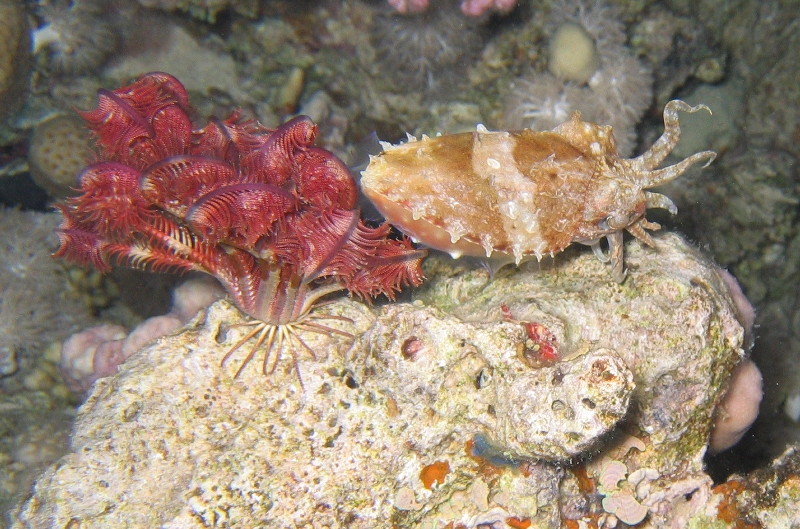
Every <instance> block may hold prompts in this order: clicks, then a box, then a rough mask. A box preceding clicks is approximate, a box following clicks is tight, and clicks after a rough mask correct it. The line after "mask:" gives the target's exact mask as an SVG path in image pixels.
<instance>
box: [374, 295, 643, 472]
mask: <svg viewBox="0 0 800 529" xmlns="http://www.w3.org/2000/svg"><path fill="white" fill-rule="evenodd" d="M524 333H525V331H524V328H523V326H522V325H521V324H520V323H518V322H510V321H501V322H494V323H469V322H463V321H461V320H459V319H458V318H455V317H453V316H448V315H444V314H442V313H441V312H440V311H438V310H436V309H432V308H418V309H416V310H409V307H408V306H403V305H398V306H389V307H386V308H385V309H384V312H383V314H382V315H381V316H380V317H379V318H378V321H377V323H376V327H375V331H374V332H373V335H372V340H373V343H374V344H375V345H376V346H377V347H376V349H375V350H376V351H377V361H378V362H379V363H380V364H382V365H380V366H377V367H376V369H379V370H380V372H381V373H384V374H385V376H388V378H389V380H387V381H386V382H387V383H388V384H389V385H390V386H394V387H397V388H404V390H403V391H402V392H397V393H395V395H394V398H395V400H396V401H397V404H398V406H399V408H400V409H403V407H404V406H414V407H419V406H427V407H429V408H430V409H431V411H432V412H435V414H436V415H437V416H441V417H453V418H455V419H454V421H453V422H454V423H455V424H456V425H458V428H460V429H462V430H464V431H465V432H473V433H480V434H482V435H485V436H486V437H487V438H489V439H491V441H492V444H493V445H494V447H495V448H496V449H497V450H499V451H501V452H503V453H506V454H508V455H509V456H511V457H515V458H536V459H539V458H544V459H551V460H557V459H566V458H570V457H573V456H576V455H579V454H581V453H583V452H585V451H586V450H587V449H589V448H590V447H591V446H592V445H593V444H594V443H595V442H596V441H597V439H598V438H599V437H600V436H602V435H603V434H604V433H606V432H608V431H609V430H610V429H611V428H613V426H614V425H615V424H616V422H617V421H618V420H619V419H620V418H622V416H623V415H625V413H626V411H627V409H628V404H629V402H630V396H631V393H632V392H633V389H634V387H635V384H634V383H633V374H632V373H631V371H630V370H629V369H628V367H627V366H626V365H625V363H624V362H623V360H622V359H621V358H620V357H619V356H618V355H617V354H616V353H615V352H614V351H612V350H610V349H599V350H595V351H591V352H587V353H585V354H583V355H575V357H574V358H572V359H568V360H566V361H563V362H559V363H557V364H554V365H552V366H550V367H540V368H532V367H530V366H529V365H527V364H526V363H525V362H524V361H523V360H522V359H521V358H520V357H519V353H518V351H519V350H520V347H521V346H523V342H524V340H525V334H524Z"/></svg>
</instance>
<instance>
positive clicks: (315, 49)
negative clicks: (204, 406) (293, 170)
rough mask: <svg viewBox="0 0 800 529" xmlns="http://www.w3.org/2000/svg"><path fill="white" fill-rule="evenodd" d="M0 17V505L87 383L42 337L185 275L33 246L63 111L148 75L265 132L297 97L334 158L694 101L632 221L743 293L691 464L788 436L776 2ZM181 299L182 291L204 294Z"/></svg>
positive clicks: (789, 175)
mask: <svg viewBox="0 0 800 529" xmlns="http://www.w3.org/2000/svg"><path fill="white" fill-rule="evenodd" d="M0 35H1V36H2V38H0V118H2V120H3V121H2V123H0V205H2V209H0V232H1V233H2V236H1V237H0V512H3V513H5V512H6V511H9V510H11V509H12V508H13V507H14V506H15V505H16V504H18V503H19V502H20V501H24V499H25V497H26V494H27V491H28V490H29V488H30V486H31V485H32V483H33V482H34V479H35V478H36V476H37V475H38V474H39V473H40V472H41V471H42V470H43V469H44V468H46V467H47V466H48V465H50V464H52V463H53V462H55V461H57V460H58V459H59V458H60V457H62V456H63V455H64V454H66V453H68V451H69V450H70V444H69V443H70V435H71V433H70V432H71V428H72V425H73V423H74V420H75V416H76V410H77V408H78V406H79V405H80V404H81V402H83V400H84V399H85V398H86V395H87V391H89V390H90V388H91V386H92V383H93V382H94V380H95V379H96V378H97V374H96V373H93V372H92V366H91V359H89V360H88V365H87V360H86V359H85V358H77V359H76V358H73V359H69V362H72V363H69V362H67V361H65V360H64V359H63V357H62V343H63V342H64V340H66V339H67V338H68V337H70V336H71V335H73V334H75V333H77V332H78V331H82V330H84V329H86V328H89V327H91V326H98V325H106V326H107V327H106V328H105V331H104V332H106V333H107V336H106V339H119V338H121V337H124V336H126V335H127V331H128V330H129V329H131V328H133V327H135V326H136V325H137V324H139V323H140V322H142V321H143V320H145V319H147V318H151V317H153V316H158V315H163V314H166V313H168V312H169V311H170V305H171V300H172V297H173V291H174V290H175V288H176V286H177V285H178V284H179V283H181V282H182V281H184V280H185V279H186V277H178V276H173V275H169V274H153V273H149V272H143V271H135V270H130V269H126V268H115V269H114V270H113V271H112V272H110V273H109V274H105V275H104V274H100V273H99V272H97V271H96V270H93V269H92V270H90V269H87V268H81V267H78V266H75V265H72V264H69V263H67V262H64V261H61V260H54V259H52V258H51V254H52V253H53V252H55V251H56V249H57V247H58V238H57V236H56V235H55V233H54V229H55V228H56V227H57V226H58V224H59V222H60V215H59V214H58V213H57V212H55V210H54V209H53V207H52V205H53V204H54V203H55V202H57V201H60V200H64V199H65V198H66V197H69V196H71V195H72V194H74V192H75V191H74V190H75V188H76V187H77V186H78V182H77V180H76V178H77V176H78V174H79V173H80V172H81V170H82V169H83V168H84V167H85V166H86V165H87V164H89V163H91V162H93V161H95V157H96V155H95V154H93V151H92V140H91V137H90V135H89V133H88V131H87V130H86V128H85V126H84V124H83V122H82V120H81V119H80V117H79V115H78V113H77V112H76V110H89V109H92V108H94V107H95V106H96V105H97V93H98V90H99V89H107V90H112V89H116V88H118V87H120V86H124V85H127V84H128V83H130V82H131V81H132V80H133V79H135V78H137V77H138V76H139V75H141V74H143V73H146V72H151V71H162V72H167V73H169V74H171V75H173V76H175V77H176V78H178V79H179V80H180V81H181V82H182V83H183V84H184V86H185V87H186V89H187V92H188V94H189V99H190V102H191V108H192V113H191V116H190V117H191V118H192V120H193V121H194V122H197V123H199V122H205V121H206V119H207V118H208V117H209V116H216V117H218V118H220V119H224V117H226V116H228V115H229V114H230V113H231V112H232V111H234V110H236V109H241V112H242V116H243V117H244V118H247V119H255V120H257V121H258V122H259V123H261V124H262V125H264V126H265V127H268V128H276V127H278V126H279V125H280V124H282V123H284V122H285V121H286V120H287V119H289V118H290V117H292V116H295V115H297V114H305V115H308V116H310V117H311V118H312V119H313V120H314V121H315V122H316V123H317V124H318V125H319V135H318V137H317V140H316V144H317V145H318V146H320V147H323V148H325V149H327V150H329V151H331V152H333V153H335V154H336V155H337V156H338V157H340V158H341V159H342V160H344V161H345V162H346V163H347V164H348V165H349V166H350V167H351V168H352V169H353V172H354V173H355V174H357V173H358V171H359V170H360V169H363V168H364V166H365V164H366V161H367V156H366V154H367V153H369V154H377V152H376V151H375V150H374V147H371V146H372V145H373V144H374V143H375V142H374V135H377V137H378V138H380V140H384V141H388V142H391V143H397V142H399V141H405V140H406V138H407V136H406V134H411V135H414V136H417V137H419V136H421V135H423V134H426V135H428V136H430V137H434V136H435V135H436V134H438V133H441V134H454V133H460V132H466V131H474V130H475V128H476V126H477V125H478V124H483V125H485V126H486V127H487V128H488V129H489V130H518V129H522V128H526V127H527V128H531V129H533V130H540V131H543V130H550V129H552V128H553V127H555V126H557V125H559V124H561V123H563V122H564V121H567V120H568V119H569V117H570V115H571V114H572V112H574V111H579V112H580V113H581V118H582V119H583V120H585V121H590V122H595V123H598V124H602V125H610V126H612V127H613V132H614V136H615V138H616V141H617V146H618V149H619V153H620V156H621V157H622V158H631V157H633V156H636V155H639V154H641V153H642V152H643V151H645V150H646V149H647V148H648V147H649V146H650V145H652V144H653V143H654V142H655V141H656V139H657V138H658V137H659V136H660V135H661V133H662V131H663V119H662V111H663V108H664V106H665V105H666V104H667V102H668V101H670V100H672V99H682V100H684V101H686V102H688V103H689V104H690V105H699V104H705V105H707V106H708V107H709V108H710V109H711V111H712V113H713V114H712V115H711V116H709V115H707V114H706V113H704V112H699V113H695V114H691V115H690V114H682V115H681V117H680V121H681V127H682V135H681V139H680V142H679V143H678V145H677V147H676V148H675V149H674V150H673V152H672V155H671V157H670V158H668V159H667V162H666V163H675V162H677V161H679V160H680V159H682V158H686V157H687V156H689V155H691V154H692V153H696V152H698V151H704V150H713V151H716V152H717V158H716V160H715V161H714V162H713V163H712V164H710V165H709V166H707V167H705V168H703V169H702V170H700V168H699V167H696V168H693V169H691V170H689V171H688V172H687V173H686V174H684V175H683V176H681V177H680V178H678V179H676V180H674V181H672V182H670V183H669V184H667V185H665V186H663V188H660V189H659V191H660V192H663V193H664V194H665V195H667V196H669V197H670V198H672V200H673V201H674V202H675V203H676V205H677V207H678V214H677V215H675V216H671V215H669V214H668V213H667V212H666V211H661V212H656V213H655V214H653V215H652V218H651V220H655V221H658V222H659V223H660V224H661V225H662V229H663V230H664V231H668V232H675V233H680V234H682V235H683V236H684V237H685V238H686V239H687V240H688V241H689V242H690V245H691V246H693V247H695V248H698V249H700V251H701V252H702V253H703V254H705V255H706V256H708V257H709V258H710V259H711V260H713V262H714V263H716V264H717V265H718V266H719V267H721V268H723V269H725V270H727V271H728V272H730V274H732V275H733V276H734V277H735V278H736V280H737V281H738V283H739V285H740V286H741V292H743V293H744V295H745V296H746V297H747V299H748V300H749V301H750V303H751V304H752V305H753V307H754V308H755V325H754V327H753V331H752V333H746V334H745V340H746V342H747V343H745V344H744V350H746V351H747V354H748V356H749V358H750V359H752V361H753V362H754V363H755V365H757V366H758V368H759V370H760V372H761V374H762V376H763V390H764V395H763V400H762V401H761V404H760V411H759V415H758V419H757V420H756V422H755V423H754V424H753V426H752V427H751V428H750V430H749V431H748V432H747V433H746V434H745V435H744V437H743V438H742V439H741V441H740V442H739V443H738V444H736V445H735V446H734V447H733V448H730V449H728V450H725V451H722V452H720V453H717V454H714V455H707V456H706V457H705V460H704V463H705V464H706V465H707V471H708V473H709V475H710V476H711V478H713V480H714V484H715V485H721V484H724V483H725V482H726V481H727V480H728V479H729V478H730V477H731V476H732V475H734V474H738V475H741V476H745V475H750V476H755V475H757V474H752V473H754V472H756V473H757V472H759V471H762V472H768V470H767V469H769V468H770V464H771V461H773V460H774V459H775V458H777V457H779V456H780V455H781V454H784V453H785V451H786V450H787V449H788V448H790V447H795V446H797V444H798V442H800V219H798V215H797V213H798V204H800V175H798V156H800V63H798V60H797V57H798V56H800V4H798V3H797V2H793V1H790V0H768V1H755V0H739V1H736V0H720V1H714V0H692V1H689V0H666V1H658V2H656V1H650V0H619V1H614V0H607V1H600V0H586V1H576V0H519V1H517V2H508V1H502V0H495V1H494V2H491V1H484V2H480V1H476V2H470V1H465V2H459V1H457V0H430V2H426V1H420V0H416V1H413V0H392V1H389V2H384V1H382V0H350V1H328V0H261V1H259V0H243V1H236V0H177V1H171V0H138V1H137V0H110V1H102V0H71V1H70V0H39V1H33V0H29V1H26V2H20V1H13V0H0ZM373 133H374V135H373ZM378 149H380V148H378ZM369 214H370V215H375V213H369ZM570 251H571V252H583V253H590V252H589V251H588V249H587V248H584V247H580V248H572V249H571V250H570ZM656 251H657V250H656ZM570 255H572V254H570ZM669 262H671V261H669V260H666V259H665V266H668V263H669ZM554 263H555V264H554V266H557V265H558V264H559V258H558V256H556V258H555V261H554ZM448 266H455V265H448V264H441V263H440V262H439V261H436V263H434V264H431V265H428V268H427V269H426V275H427V276H428V277H432V276H435V275H436V274H437V273H442V274H444V275H447V274H450V275H451V276H455V275H456V274H462V275H463V274H467V275H468V274H470V273H473V272H474V270H481V271H482V273H483V272H485V269H484V268H482V267H481V264H480V263H471V264H470V265H469V266H467V268H466V269H464V268H459V266H462V265H458V266H455V268H453V269H451V268H448ZM463 266H466V265H463ZM470 267H471V268H470ZM442 270H444V272H442ZM465 270H466V271H465ZM470 270H472V271H470ZM467 275H464V276H463V277H467ZM469 277H472V276H469ZM190 278H192V279H196V278H193V276H191V275H190ZM465 281H466V279H465ZM204 288H205V287H204ZM209 288H210V289H213V288H214V287H213V286H211V287H209ZM423 288H424V287H423ZM465 288H466V287H465ZM576 288H577V287H576ZM430 289H431V290H434V289H435V287H430ZM407 290H411V289H407ZM203 295H205V296H206V297H204V298H203V301H201V302H198V307H204V306H207V305H208V304H210V302H211V301H213V300H214V299H216V297H218V294H217V293H215V292H210V293H209V292H207V291H203ZM425 296H428V297H427V298H426V297H425ZM433 297H434V296H433V294H431V293H430V291H429V292H427V293H425V292H423V293H421V294H420V295H419V299H426V300H427V299H431V298H433ZM414 299H416V298H415V293H414V292H413V291H409V292H404V294H403V296H401V300H404V301H412V300H414ZM498 299H500V298H498ZM376 303H377V305H378V306H383V305H384V304H386V303H388V302H387V301H386V300H385V299H382V300H378V301H377V302H376ZM192 306H193V307H194V305H192ZM192 315H193V313H192V314H190V315H188V316H186V317H185V318H183V319H181V318H179V319H180V320H181V323H185V322H186V321H188V320H189V319H191V317H192ZM347 317H349V318H353V319H357V318H356V317H355V316H352V315H351V314H348V316H347ZM465 319H468V318H465ZM171 330H174V329H170V330H168V331H165V332H170V331H171ZM465 332H466V331H465ZM162 334H163V333H162ZM138 345H139V346H141V345H142V344H141V343H138ZM137 348H138V347H137ZM663 354H664V355H670V354H671V351H669V350H664V351H663ZM81 362H83V363H81ZM341 375H342V376H344V374H341ZM487 451H488V449H487ZM487 457H488V456H487ZM498 457H499V456H498ZM788 457H790V458H795V459H794V460H795V462H794V463H792V464H794V465H796V464H797V462H796V456H794V455H793V453H792V454H791V455H790V456H788ZM501 459H502V458H501ZM501 463H502V464H506V462H505V460H504V461H502V462H501ZM782 465H784V466H783V467H781V468H790V469H792V468H793V469H794V470H793V471H791V470H787V472H788V474H790V475H792V476H794V477H795V478H797V470H796V467H792V465H791V464H787V463H785V460H784V462H783V463H782ZM500 466H502V465H500ZM567 466H569V465H567ZM426 468H427V467H426ZM623 474H624V472H623ZM547 479H555V478H554V477H553V476H551V475H548V477H547ZM754 479H755V478H754ZM765 494H766V493H765ZM607 496H608V494H607ZM792 501H793V502H794V505H795V506H796V505H797V496H794V497H793V499H792ZM620 512H621V511H620ZM618 517H619V518H620V520H622V521H623V522H624V521H625V518H624V516H623V515H622V514H619V515H618ZM568 518H569V517H568V516H566V515H565V516H564V520H566V519H568ZM635 518H636V517H635V516H634V517H633V518H632V520H631V525H635V524H636V523H639V522H640V521H641V520H638V521H635ZM9 520H10V518H9ZM511 520H512V518H508V520H507V521H506V524H507V525H508V526H510V527H527V526H525V525H524V524H523V525H516V526H515V525H513V523H516V522H512V521H511ZM562 522H563V523H564V526H565V527H572V526H570V525H568V524H567V522H565V521H563V520H562ZM595 522H597V518H595ZM601 522H602V521H601ZM226 523H228V522H226ZM394 523H395V525H397V524H399V525H400V526H402V524H401V523H399V522H394ZM609 523H610V522H609ZM645 523H647V522H645ZM230 524H231V526H236V523H235V522H230ZM465 525H466V526H469V524H465ZM478 525H479V524H478V522H475V525H474V526H478ZM19 526H20V527H24V526H25V525H19ZM89 526H91V525H87V527H89ZM211 526H215V525H213V524H211ZM216 526H226V525H225V524H223V523H220V524H219V525H216ZM267 526H269V524H267ZM274 526H276V527H280V526H283V525H280V524H278V523H276V524H275V525H274ZM343 526H346V525H343ZM386 526H387V527H389V526H392V524H391V523H389V522H387V524H386ZM599 526H602V525H599ZM75 527H83V526H82V525H76V526H75ZM455 527H457V525H455ZM497 527H500V525H497ZM575 527H577V525H575ZM775 527H777V525H776V526H775Z"/></svg>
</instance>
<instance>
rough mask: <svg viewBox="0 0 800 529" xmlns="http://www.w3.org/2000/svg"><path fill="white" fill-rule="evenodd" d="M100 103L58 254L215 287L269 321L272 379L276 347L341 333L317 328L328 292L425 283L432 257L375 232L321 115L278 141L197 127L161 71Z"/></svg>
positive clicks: (279, 132) (385, 290) (286, 130)
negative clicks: (188, 276)
mask: <svg viewBox="0 0 800 529" xmlns="http://www.w3.org/2000/svg"><path fill="white" fill-rule="evenodd" d="M99 98H100V102H99V104H98V106H97V108H96V109H94V110H91V111H88V112H82V113H81V115H82V116H83V118H84V119H85V120H86V122H87V124H88V126H89V128H90V129H91V130H92V131H93V132H94V134H95V135H96V138H97V148H98V151H99V152H98V161H97V163H95V164H93V165H90V166H89V167H87V168H86V169H85V170H84V171H83V173H82V174H81V176H80V194H79V195H78V196H76V197H75V198H73V199H70V200H68V201H67V202H66V203H63V204H60V205H59V206H58V208H59V209H60V210H61V212H62V214H63V216H64V220H63V222H62V224H61V227H60V228H59V230H58V233H59V237H60V240H61V246H60V248H59V250H58V251H57V252H56V254H55V255H56V256H60V257H66V258H68V259H71V260H73V261H76V262H79V263H83V264H91V265H94V266H95V267H97V268H99V269H101V270H108V269H110V267H111V264H112V263H113V262H116V263H119V264H124V265H128V266H132V267H136V268H143V269H150V270H163V269H171V270H178V271H189V270H198V271H203V272H206V273H209V274H211V275H213V276H215V277H216V278H217V279H218V280H219V281H220V282H221V283H222V285H223V286H224V287H225V289H226V290H227V292H228V293H229V295H230V296H231V298H232V299H233V301H234V302H235V303H236V304H237V306H238V307H239V308H240V309H241V310H243V311H244V312H246V313H247V314H248V315H249V316H251V317H252V318H254V319H255V320H256V321H255V322H254V323H253V324H254V325H255V329H254V330H253V332H252V333H250V335H248V336H249V337H255V336H257V342H256V345H255V346H254V348H253V350H252V351H251V353H250V355H249V356H248V358H247V360H245V362H244V363H243V364H242V367H244V365H245V364H246V363H247V361H249V360H250V358H252V356H253V354H254V353H255V350H256V349H257V348H258V347H260V345H261V344H262V343H264V342H266V344H267V357H266V358H265V360H264V371H265V372H267V364H268V362H267V361H268V358H269V350H270V349H271V347H272V345H273V343H274V342H275V341H276V340H277V346H278V351H280V349H281V348H282V347H283V343H284V342H288V344H289V348H290V349H292V352H293V354H294V350H293V348H292V347H291V341H292V339H293V338H294V339H296V340H297V341H298V342H299V343H300V344H302V345H303V346H305V343H304V342H303V340H302V339H300V337H299V336H297V334H296V331H297V330H299V329H306V330H311V331H316V332H319V331H323V332H337V331H335V330H333V329H331V328H328V327H326V326H323V325H320V324H318V323H315V322H312V321H310V320H309V318H310V316H309V313H310V310H311V308H312V307H313V305H314V303H315V302H316V301H317V300H318V299H319V298H320V297H322V296H324V295H326V294H328V293H331V292H333V291H336V290H341V289H347V290H349V291H350V292H351V293H354V294H356V295H358V296H360V297H362V298H368V297H373V296H377V295H379V294H385V295H386V296H387V297H389V298H390V299H394V296H395V294H396V292H397V291H399V290H400V289H401V288H402V287H403V286H404V285H407V284H412V285H418V284H419V283H420V282H421V281H422V279H423V276H422V271H421V268H420V263H421V260H422V258H423V257H424V256H425V253H424V252H423V251H419V250H415V249H414V248H413V247H412V246H411V244H410V242H409V241H408V240H407V239H401V240H394V239H390V238H388V233H389V229H390V228H389V226H388V225H385V224H384V225H382V226H379V227H375V228H372V227H369V226H367V225H365V224H364V223H363V222H362V221H361V219H360V218H359V213H358V211H357V210H356V209H355V207H356V203H357V201H358V194H357V189H356V185H355V182H354V181H353V178H352V176H351V175H350V173H349V171H348V170H347V168H346V167H345V165H344V164H343V163H342V162H341V161H340V160H339V159H338V158H336V157H335V156H334V155H333V154H332V153H330V152H328V151H326V150H324V149H321V148H319V147H315V146H313V142H314V138H315V137H316V134H317V126H316V125H315V124H314V123H313V122H312V121H311V120H310V119H309V118H307V117H305V116H299V117H296V118H294V119H292V120H290V121H288V122H287V123H285V124H284V125H282V126H280V127H279V128H277V129H275V130H270V129H266V128H264V127H262V126H260V125H258V124H257V123H255V122H252V121H242V120H240V119H239V116H238V114H236V113H235V114H234V115H232V116H231V117H230V118H229V119H227V120H224V121H223V120H217V119H211V120H209V123H208V124H207V125H206V126H205V127H203V128H201V129H193V128H192V125H191V121H190V119H189V115H188V97H187V94H186V91H185V89H184V87H183V85H181V83H180V82H179V81H178V80H177V79H175V78H174V77H172V76H170V75H168V74H165V73H159V72H156V73H150V74H146V75H144V76H142V77H141V78H140V79H138V80H137V81H136V82H134V83H133V84H131V85H130V86H126V87H123V88H120V89H118V90H114V91H109V90H101V91H100V93H99ZM338 332H339V333H340V334H341V331H338ZM239 345H241V344H237V345H236V346H234V348H233V349H231V351H230V353H229V354H228V355H226V357H225V359H224V360H223V362H224V361H225V360H227V358H229V357H230V354H231V353H232V352H233V351H234V350H235V349H236V348H237V347H238V346H239ZM306 348H307V347H306ZM307 349H308V348H307ZM312 354H313V353H312ZM295 358H296V355H295ZM295 364H296V362H295ZM275 365H277V356H276V359H275V360H274V363H273V369H274V366H275ZM240 371H241V368H240ZM237 375H238V373H237Z"/></svg>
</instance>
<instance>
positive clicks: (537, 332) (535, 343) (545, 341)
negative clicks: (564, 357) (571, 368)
mask: <svg viewBox="0 0 800 529" xmlns="http://www.w3.org/2000/svg"><path fill="white" fill-rule="evenodd" d="M524 326H525V332H526V333H527V335H528V339H527V340H525V358H530V359H531V360H529V363H531V362H533V363H536V364H537V365H543V364H552V363H553V362H557V361H558V343H557V342H556V337H555V335H553V333H552V332H550V330H549V329H547V327H545V326H544V325H542V324H541V323H536V322H527V323H525V324H524Z"/></svg>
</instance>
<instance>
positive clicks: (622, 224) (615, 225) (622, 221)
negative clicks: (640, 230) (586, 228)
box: [598, 213, 634, 230]
mask: <svg viewBox="0 0 800 529" xmlns="http://www.w3.org/2000/svg"><path fill="white" fill-rule="evenodd" d="M633 216H634V215H624V214H622V213H616V214H614V215H609V216H608V217H606V218H605V219H604V220H602V221H600V224H598V226H600V227H601V228H602V227H603V226H602V224H605V226H606V227H607V228H608V229H610V230H621V229H623V228H627V227H628V226H630V225H631V221H632V220H633Z"/></svg>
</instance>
